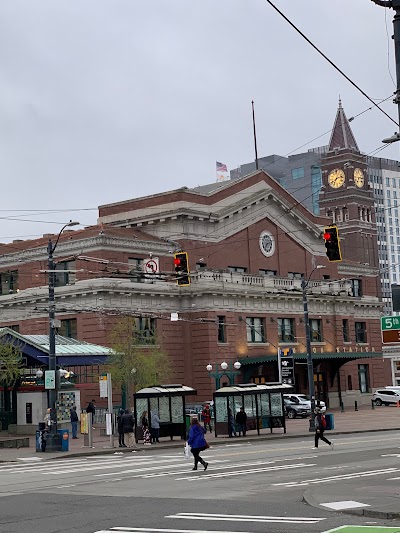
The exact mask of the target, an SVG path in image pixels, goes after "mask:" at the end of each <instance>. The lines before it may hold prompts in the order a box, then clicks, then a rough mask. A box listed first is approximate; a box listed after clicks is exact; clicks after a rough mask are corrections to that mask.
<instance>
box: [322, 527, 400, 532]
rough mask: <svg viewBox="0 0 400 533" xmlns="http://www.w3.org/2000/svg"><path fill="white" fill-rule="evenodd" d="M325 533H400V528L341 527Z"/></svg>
mask: <svg viewBox="0 0 400 533" xmlns="http://www.w3.org/2000/svg"><path fill="white" fill-rule="evenodd" d="M323 533H400V526H399V527H376V526H340V527H337V528H336V529H330V530H329V531H324V532H323Z"/></svg>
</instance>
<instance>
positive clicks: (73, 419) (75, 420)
mask: <svg viewBox="0 0 400 533" xmlns="http://www.w3.org/2000/svg"><path fill="white" fill-rule="evenodd" d="M69 414H70V418H71V428H72V438H73V439H77V438H78V436H77V431H78V422H79V417H78V413H77V412H76V405H73V406H72V407H71V409H70V411H69Z"/></svg>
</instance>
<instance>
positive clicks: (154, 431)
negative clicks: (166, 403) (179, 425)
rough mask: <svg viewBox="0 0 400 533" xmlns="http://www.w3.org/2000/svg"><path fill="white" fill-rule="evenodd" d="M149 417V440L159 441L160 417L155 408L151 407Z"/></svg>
mask: <svg viewBox="0 0 400 533" xmlns="http://www.w3.org/2000/svg"><path fill="white" fill-rule="evenodd" d="M150 415H151V417H150V419H151V442H153V443H154V442H160V440H159V437H160V418H159V416H158V411H157V409H153V411H151V413H150Z"/></svg>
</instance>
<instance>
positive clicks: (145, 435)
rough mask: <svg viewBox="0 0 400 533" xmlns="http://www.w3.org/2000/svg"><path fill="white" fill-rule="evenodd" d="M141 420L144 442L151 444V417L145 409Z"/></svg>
mask: <svg viewBox="0 0 400 533" xmlns="http://www.w3.org/2000/svg"><path fill="white" fill-rule="evenodd" d="M140 422H141V425H142V431H143V444H146V445H151V435H150V429H149V419H148V416H147V411H143V413H142V417H141V419H140Z"/></svg>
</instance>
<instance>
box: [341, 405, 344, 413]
mask: <svg viewBox="0 0 400 533" xmlns="http://www.w3.org/2000/svg"><path fill="white" fill-rule="evenodd" d="M340 410H341V412H342V413H344V404H343V402H340Z"/></svg>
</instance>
